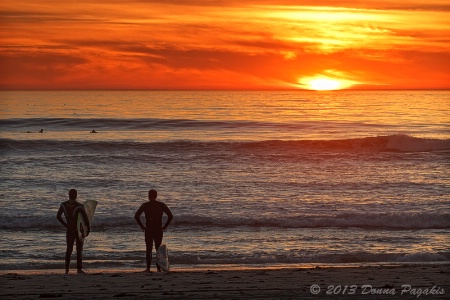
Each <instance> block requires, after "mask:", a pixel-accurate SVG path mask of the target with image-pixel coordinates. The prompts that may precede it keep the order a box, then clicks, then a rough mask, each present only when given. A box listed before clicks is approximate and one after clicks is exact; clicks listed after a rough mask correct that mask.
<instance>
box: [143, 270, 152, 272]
mask: <svg viewBox="0 0 450 300" xmlns="http://www.w3.org/2000/svg"><path fill="white" fill-rule="evenodd" d="M151 272H152V271H150V269H145V270H144V271H143V273H151Z"/></svg>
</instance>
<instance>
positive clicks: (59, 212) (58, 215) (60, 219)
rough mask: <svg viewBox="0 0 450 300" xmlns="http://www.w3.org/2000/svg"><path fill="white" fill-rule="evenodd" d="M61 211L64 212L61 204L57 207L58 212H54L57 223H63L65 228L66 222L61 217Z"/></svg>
mask: <svg viewBox="0 0 450 300" xmlns="http://www.w3.org/2000/svg"><path fill="white" fill-rule="evenodd" d="M63 213H64V207H63V206H62V205H61V206H60V207H59V209H58V212H57V213H56V218H57V219H58V221H59V223H61V224H63V225H64V227H66V228H67V223H66V222H65V221H64V219H63V218H62V214H63Z"/></svg>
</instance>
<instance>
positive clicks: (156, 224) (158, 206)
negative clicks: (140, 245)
mask: <svg viewBox="0 0 450 300" xmlns="http://www.w3.org/2000/svg"><path fill="white" fill-rule="evenodd" d="M142 213H144V215H145V225H146V226H145V245H146V260H147V269H150V265H151V263H152V251H153V242H154V243H155V248H156V250H158V248H159V246H161V243H162V239H163V231H164V230H163V226H162V218H163V213H165V214H166V215H167V217H168V219H167V221H166V224H165V225H164V226H165V227H167V226H169V224H170V222H171V221H172V219H173V215H172V212H171V211H170V209H169V208H168V207H167V205H166V204H164V203H162V202H159V201H156V200H152V201H148V202H145V203H144V204H142V205H141V207H139V209H138V211H137V212H136V215H135V219H136V222H137V223H138V224H139V226H141V228H143V224H142V222H141V218H140V217H141V215H142Z"/></svg>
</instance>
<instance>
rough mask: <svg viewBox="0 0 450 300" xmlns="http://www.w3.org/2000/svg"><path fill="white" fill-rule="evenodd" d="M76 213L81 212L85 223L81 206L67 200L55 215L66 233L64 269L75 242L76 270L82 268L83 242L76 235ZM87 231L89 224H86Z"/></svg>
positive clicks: (67, 265) (67, 266)
mask: <svg viewBox="0 0 450 300" xmlns="http://www.w3.org/2000/svg"><path fill="white" fill-rule="evenodd" d="M78 211H79V212H81V214H82V215H83V217H84V219H85V221H87V222H89V221H88V218H87V215H86V211H85V210H84V206H83V204H81V203H79V202H77V201H74V200H68V201H65V202H63V203H61V206H60V207H59V210H58V213H57V214H56V218H57V219H58V221H59V222H61V224H63V225H64V226H65V227H66V229H67V231H66V242H67V249H66V257H65V259H66V269H68V268H69V264H70V256H71V255H72V251H73V244H74V242H75V241H76V244H77V269H82V268H83V258H82V252H83V241H81V240H80V239H79V237H78V233H77V220H76V217H77V215H78ZM62 214H64V216H65V218H66V221H64V219H63V218H62ZM86 225H87V227H88V230H89V227H90V226H89V224H86Z"/></svg>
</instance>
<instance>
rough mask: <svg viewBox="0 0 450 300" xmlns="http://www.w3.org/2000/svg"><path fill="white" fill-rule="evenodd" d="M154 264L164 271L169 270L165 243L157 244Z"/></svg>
mask: <svg viewBox="0 0 450 300" xmlns="http://www.w3.org/2000/svg"><path fill="white" fill-rule="evenodd" d="M156 264H157V265H158V266H159V267H160V268H161V270H163V271H164V272H169V269H170V267H169V252H168V251H167V246H166V244H162V245H161V246H159V248H158V250H157V251H156Z"/></svg>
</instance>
